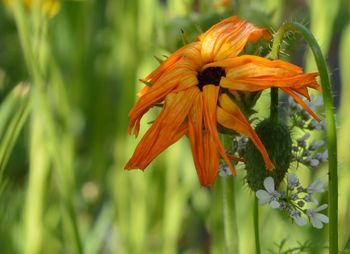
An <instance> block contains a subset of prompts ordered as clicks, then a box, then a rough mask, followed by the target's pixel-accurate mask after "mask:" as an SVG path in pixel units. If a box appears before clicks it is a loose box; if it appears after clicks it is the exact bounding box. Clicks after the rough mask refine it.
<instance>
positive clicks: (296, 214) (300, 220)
mask: <svg viewBox="0 0 350 254" xmlns="http://www.w3.org/2000/svg"><path fill="white" fill-rule="evenodd" d="M290 217H292V218H293V220H294V222H295V223H296V224H297V225H299V226H305V225H306V223H307V222H306V220H305V219H304V218H303V217H301V213H300V212H299V211H297V210H293V211H291V213H290Z"/></svg>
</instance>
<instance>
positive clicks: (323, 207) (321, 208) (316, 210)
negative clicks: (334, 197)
mask: <svg viewBox="0 0 350 254" xmlns="http://www.w3.org/2000/svg"><path fill="white" fill-rule="evenodd" d="M327 208H328V205H327V204H323V205H320V206H319V207H317V208H316V209H314V211H315V212H320V211H323V210H325V209H327Z"/></svg>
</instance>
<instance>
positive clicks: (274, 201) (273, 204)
mask: <svg viewBox="0 0 350 254" xmlns="http://www.w3.org/2000/svg"><path fill="white" fill-rule="evenodd" d="M270 207H271V208H273V209H276V208H279V207H280V203H278V202H277V201H276V200H272V201H271V202H270Z"/></svg>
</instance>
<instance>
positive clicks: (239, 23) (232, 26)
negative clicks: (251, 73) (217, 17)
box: [199, 17, 271, 63]
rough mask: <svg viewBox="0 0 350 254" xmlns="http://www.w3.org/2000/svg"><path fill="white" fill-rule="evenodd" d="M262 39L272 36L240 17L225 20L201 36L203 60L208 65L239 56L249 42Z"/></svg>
mask: <svg viewBox="0 0 350 254" xmlns="http://www.w3.org/2000/svg"><path fill="white" fill-rule="evenodd" d="M261 37H263V38H264V39H270V38H271V34H270V33H269V32H268V31H267V30H266V29H261V28H258V27H256V26H254V25H253V24H251V23H248V22H247V21H245V20H241V19H239V18H238V17H230V18H227V19H224V20H222V21H221V22H219V23H217V24H216V25H214V26H212V27H211V28H210V29H209V30H208V31H206V32H205V33H204V34H202V35H200V36H199V40H200V41H201V42H202V59H203V61H204V62H206V63H208V62H211V61H218V60H222V59H225V58H228V57H234V56H237V55H238V54H239V53H240V52H241V51H242V49H243V48H244V46H245V45H246V44H247V43H248V42H255V41H257V40H258V39H260V38H261Z"/></svg>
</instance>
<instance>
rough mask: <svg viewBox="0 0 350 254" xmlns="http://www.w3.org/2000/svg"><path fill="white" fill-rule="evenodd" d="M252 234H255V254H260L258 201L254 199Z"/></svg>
mask: <svg viewBox="0 0 350 254" xmlns="http://www.w3.org/2000/svg"><path fill="white" fill-rule="evenodd" d="M254 234H255V253H256V254H260V253H261V248H260V236H259V200H258V199H257V198H256V197H255V198H254Z"/></svg>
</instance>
